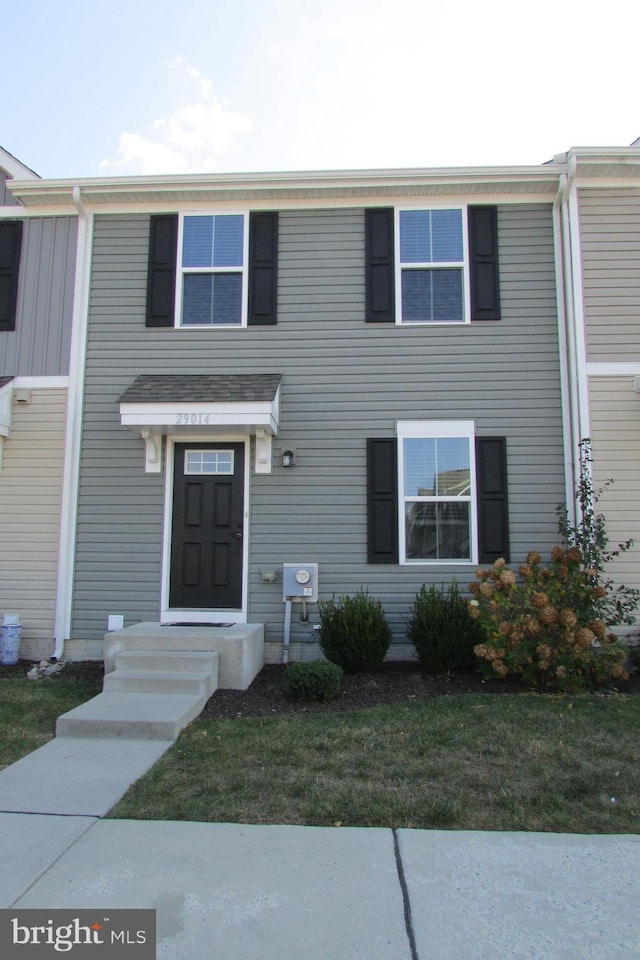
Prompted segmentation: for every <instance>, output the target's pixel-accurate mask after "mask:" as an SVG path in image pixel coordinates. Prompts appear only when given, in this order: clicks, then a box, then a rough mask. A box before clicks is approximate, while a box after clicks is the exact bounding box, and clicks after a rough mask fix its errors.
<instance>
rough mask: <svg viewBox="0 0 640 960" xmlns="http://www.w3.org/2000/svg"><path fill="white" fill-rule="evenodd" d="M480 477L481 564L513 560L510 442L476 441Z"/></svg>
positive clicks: (500, 438)
mask: <svg viewBox="0 0 640 960" xmlns="http://www.w3.org/2000/svg"><path fill="white" fill-rule="evenodd" d="M476 469H477V476H478V540H479V547H480V550H479V553H480V561H481V563H493V562H494V561H495V560H498V559H499V558H500V557H503V558H504V559H505V560H507V561H508V560H509V504H508V499H507V441H506V438H505V437H476Z"/></svg>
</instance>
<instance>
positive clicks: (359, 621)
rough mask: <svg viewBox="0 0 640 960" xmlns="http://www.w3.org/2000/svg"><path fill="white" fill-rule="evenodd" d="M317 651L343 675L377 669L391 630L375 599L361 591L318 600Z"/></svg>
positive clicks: (385, 650)
mask: <svg viewBox="0 0 640 960" xmlns="http://www.w3.org/2000/svg"><path fill="white" fill-rule="evenodd" d="M318 609H319V613H320V648H321V650H322V652H323V653H324V655H325V657H326V658H327V660H330V661H331V662H332V663H337V664H338V666H340V667H342V669H343V670H344V672H345V673H366V672H368V671H373V670H379V669H380V668H381V667H382V664H383V663H384V659H385V657H386V655H387V651H388V650H389V645H390V643H391V628H390V627H389V624H388V623H387V618H386V616H385V612H384V610H383V608H382V604H381V603H380V601H379V600H376V599H375V598H374V597H371V596H370V595H369V593H368V592H367V591H365V590H359V591H358V592H357V593H356V594H355V595H354V596H352V597H350V596H343V597H340V598H339V599H338V600H336V598H335V596H334V597H333V598H332V599H331V600H321V601H320V603H319V604H318Z"/></svg>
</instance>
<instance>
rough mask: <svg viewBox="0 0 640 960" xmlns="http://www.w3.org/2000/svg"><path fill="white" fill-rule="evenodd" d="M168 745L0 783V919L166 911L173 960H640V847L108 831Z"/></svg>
mask: <svg viewBox="0 0 640 960" xmlns="http://www.w3.org/2000/svg"><path fill="white" fill-rule="evenodd" d="M169 746H170V744H169V743H166V742H164V743H161V742H158V741H117V742H114V741H111V740H104V739H100V740H87V739H82V740H74V739H73V738H64V739H60V738H59V739H57V740H54V741H52V742H51V743H49V744H47V745H46V746H45V747H42V748H41V749H40V750H37V751H35V752H34V753H32V754H30V755H29V756H27V757H25V758H23V759H22V760H20V761H18V762H17V763H15V764H13V766H11V767H8V768H6V769H5V770H4V771H1V772H0V907H14V908H41V909H46V910H52V909H56V908H68V909H83V908H94V909H100V910H103V909H109V908H110V909H116V908H130V907H141V908H143V907H146V908H152V909H155V910H156V911H157V935H158V949H157V956H158V958H168V960H181V958H185V960H187V958H188V960H638V957H640V919H639V911H638V902H639V897H640V836H597V837H592V836H589V837H586V836H574V835H564V834H527V833H516V834H513V833H511V834H510V833H475V832H449V831H421V830H398V831H392V830H386V829H373V828H369V829H367V828H344V827H342V828H326V827H282V826H242V825H236V824H207V823H189V822H153V821H129V820H105V819H101V818H102V817H103V816H104V815H105V814H106V813H107V811H108V810H109V809H110V807H111V806H112V804H113V803H114V802H115V801H116V800H117V799H118V798H119V796H121V795H122V794H123V793H124V792H125V791H126V789H127V788H128V786H129V784H130V783H131V782H133V781H134V780H135V779H137V778H138V777H139V776H141V775H142V774H143V773H144V772H145V771H146V770H147V769H148V768H149V767H150V766H151V765H152V764H153V763H154V762H155V760H156V759H157V758H158V757H159V756H160V755H161V754H162V753H163V752H164V750H166V749H167V748H168V747H169Z"/></svg>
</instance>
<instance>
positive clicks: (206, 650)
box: [56, 623, 264, 740]
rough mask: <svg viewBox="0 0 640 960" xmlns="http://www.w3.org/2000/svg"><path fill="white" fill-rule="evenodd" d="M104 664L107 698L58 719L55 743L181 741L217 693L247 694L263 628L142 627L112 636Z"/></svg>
mask: <svg viewBox="0 0 640 960" xmlns="http://www.w3.org/2000/svg"><path fill="white" fill-rule="evenodd" d="M104 657H105V678H104V684H103V692H102V693H100V694H99V695H98V696H97V697H94V698H93V700H88V701H87V702H86V703H82V704H80V706H79V707H76V708H75V709H74V710H70V711H69V712H68V713H65V714H63V715H62V716H61V717H58V721H57V724H56V736H57V737H90V738H109V737H112V738H116V739H118V738H119V739H132V740H175V739H176V738H177V736H178V734H179V733H180V731H181V730H182V729H183V728H184V727H186V726H187V724H188V723H190V722H191V721H192V720H193V719H194V718H195V717H197V716H198V715H199V714H200V713H201V712H202V709H203V708H204V706H205V704H206V702H207V700H208V699H209V697H210V696H211V694H212V693H214V692H215V690H217V689H218V687H222V688H231V689H239V690H246V688H247V687H248V686H249V684H250V683H251V681H252V680H253V678H254V677H255V676H256V674H257V673H258V672H259V671H260V670H261V669H262V666H263V664H264V628H263V626H262V624H232V625H229V626H216V625H213V624H212V625H211V626H164V625H161V624H159V623H138V624H134V625H133V626H131V627H127V628H126V629H123V630H117V631H114V632H112V633H108V634H107V635H106V637H105V644H104Z"/></svg>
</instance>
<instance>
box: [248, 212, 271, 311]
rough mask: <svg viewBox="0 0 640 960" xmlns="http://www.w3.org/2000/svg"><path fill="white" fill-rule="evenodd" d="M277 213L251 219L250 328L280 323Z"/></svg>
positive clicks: (256, 214) (255, 215) (259, 215)
mask: <svg viewBox="0 0 640 960" xmlns="http://www.w3.org/2000/svg"><path fill="white" fill-rule="evenodd" d="M277 301H278V214H277V213H252V214H251V215H250V217H249V315H248V319H247V323H248V324H249V326H253V325H256V326H263V325H264V326H266V325H268V324H273V323H276V322H277Z"/></svg>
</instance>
